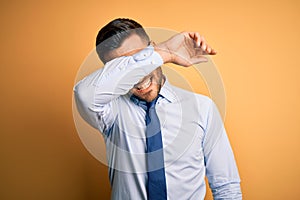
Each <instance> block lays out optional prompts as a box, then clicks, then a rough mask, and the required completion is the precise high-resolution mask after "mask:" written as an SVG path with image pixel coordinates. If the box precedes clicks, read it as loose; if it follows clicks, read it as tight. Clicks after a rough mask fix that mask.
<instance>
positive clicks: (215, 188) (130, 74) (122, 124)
mask: <svg viewBox="0 0 300 200" xmlns="http://www.w3.org/2000/svg"><path fill="white" fill-rule="evenodd" d="M162 64H163V60H162V58H161V57H160V55H159V54H158V53H157V52H155V51H154V48H153V47H152V46H148V47H147V48H145V49H144V50H142V51H140V52H138V53H136V54H134V55H133V56H126V57H125V56H124V57H119V58H116V59H114V60H112V61H110V62H108V63H106V65H105V66H104V68H101V69H99V70H97V71H95V72H94V73H92V74H90V75H89V76H87V77H85V78H84V79H83V80H81V81H80V82H78V83H77V84H76V86H75V87H74V92H75V100H76V105H77V108H78V111H79V112H80V114H81V116H82V117H83V118H84V119H85V120H86V121H87V122H88V123H89V124H90V125H91V126H93V127H94V128H96V129H98V130H99V131H100V132H101V133H102V134H103V136H104V138H105V143H106V151H107V160H108V166H109V179H110V183H111V187H112V196H111V199H117V200H135V199H137V200H141V199H147V191H146V182H147V169H146V154H145V152H146V150H145V148H146V138H145V128H146V125H145V111H144V110H143V109H142V108H141V107H139V106H138V105H136V104H135V103H134V102H133V101H131V100H130V95H129V93H128V92H129V90H130V89H131V88H132V87H133V86H134V85H135V84H136V83H138V82H139V80H141V79H142V78H143V77H144V76H146V75H148V74H149V73H151V72H152V71H153V70H155V69H156V68H157V67H159V66H161V65H162ZM156 111H157V114H158V117H159V119H160V123H161V133H162V142H163V147H164V149H163V153H164V167H165V175H166V183H167V196H168V199H169V200H177V199H197V200H199V199H204V197H205V193H206V191H205V190H206V187H205V179H204V178H205V176H207V178H208V181H209V185H210V188H211V190H212V192H213V196H214V199H242V194H241V189H240V178H239V174H238V170H237V167H236V163H235V159H234V155H233V152H232V150H231V147H230V143H229V141H228V138H227V135H226V132H225V129H224V126H223V122H222V119H221V117H220V114H219V112H218V110H217V108H216V106H215V104H214V103H213V101H212V100H211V99H209V98H208V97H206V96H203V95H200V94H195V93H192V92H189V91H186V90H183V89H180V88H177V87H174V86H172V85H170V83H169V82H168V81H166V82H165V83H164V85H163V87H162V88H161V91H160V97H159V99H158V101H157V104H156Z"/></svg>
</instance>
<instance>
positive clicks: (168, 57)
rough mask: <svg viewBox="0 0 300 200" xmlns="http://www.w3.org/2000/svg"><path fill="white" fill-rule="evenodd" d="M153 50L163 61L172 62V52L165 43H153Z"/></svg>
mask: <svg viewBox="0 0 300 200" xmlns="http://www.w3.org/2000/svg"><path fill="white" fill-rule="evenodd" d="M154 51H156V52H157V53H158V54H159V55H160V56H161V57H162V59H163V61H164V63H171V62H172V59H173V58H172V54H171V52H170V50H169V48H168V46H167V45H166V44H165V43H160V44H157V45H154Z"/></svg>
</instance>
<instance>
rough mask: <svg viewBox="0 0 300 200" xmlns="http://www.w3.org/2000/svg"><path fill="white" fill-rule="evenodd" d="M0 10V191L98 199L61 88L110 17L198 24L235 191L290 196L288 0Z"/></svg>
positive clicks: (293, 170)
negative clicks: (218, 82) (211, 51)
mask: <svg viewBox="0 0 300 200" xmlns="http://www.w3.org/2000/svg"><path fill="white" fill-rule="evenodd" d="M0 10H1V12H0V16H1V18H0V21H1V37H0V40H1V43H0V44H1V54H0V55H1V61H0V62H1V68H0V70H1V80H0V81H1V84H0V85H1V86H0V88H1V90H0V91H1V98H0V105H1V126H0V133H1V139H0V158H1V164H0V180H1V181H0V199H8V200H10V199H49V200H50V199H51V200H53V199H63V200H67V199H72V200H73V199H78V200H81V199H108V196H109V183H108V177H107V169H106V167H105V166H104V165H103V164H101V163H100V162H98V161H97V160H96V159H94V158H93V157H92V156H91V155H90V154H89V153H88V151H87V150H86V149H85V148H84V146H83V145H82V143H81V141H80V139H79V137H78V135H77V132H76V129H75V126H74V122H73V118H72V88H73V84H74V80H75V76H76V73H77V70H78V69H79V66H80V65H81V63H82V62H83V60H84V58H85V57H86V56H87V54H88V53H89V52H90V51H91V50H92V49H93V48H94V41H95V36H96V34H97V31H98V29H99V28H101V27H102V26H103V25H105V24H106V23H107V22H109V21H110V20H112V19H114V18H116V17H130V18H133V19H135V20H137V21H139V22H140V23H141V24H143V25H144V26H146V27H150V26H151V27H165V28H169V29H173V30H176V31H183V30H192V31H199V32H200V33H201V34H203V35H204V36H205V37H206V39H207V40H208V41H209V43H210V44H211V45H212V46H213V47H215V48H216V50H217V51H218V55H217V56H215V57H214V62H215V63H216V65H217V66H218V69H219V71H220V74H221V76H222V78H223V82H224V86H225V89H226V96H227V102H226V103H227V104H226V105H227V107H226V108H227V114H226V119H225V126H226V128H227V131H228V135H229V138H230V140H231V143H232V147H233V149H234V152H235V156H236V160H237V164H238V167H239V170H240V175H241V179H242V189H243V195H244V199H251V200H252V199H255V200H257V199H272V200H274V199H297V198H299V196H300V190H299V178H300V170H299V169H300V156H299V155H298V153H299V152H300V151H299V150H300V136H299V134H300V105H299V102H300V101H299V100H300V81H299V80H300V78H299V75H300V61H299V60H300V59H299V45H300V43H299V40H300V39H299V36H300V28H299V27H300V12H299V10H300V3H299V1H296V0H294V1H292V0H290V1H289V0H280V1H279V0H272V1H271V0H268V1H262V0H260V1H257V0H252V1H230V0H229V1H148V2H146V3H143V2H142V1H113V0H111V1H103V2H101V1H99V0H98V1H63V2H61V1H20V2H18V1H1V3H0ZM207 199H211V196H210V194H208V197H207Z"/></svg>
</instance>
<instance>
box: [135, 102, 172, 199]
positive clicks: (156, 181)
mask: <svg viewBox="0 0 300 200" xmlns="http://www.w3.org/2000/svg"><path fill="white" fill-rule="evenodd" d="M131 99H132V100H133V101H134V102H135V103H136V104H138V105H140V106H141V107H142V108H144V109H145V110H146V126H147V127H146V145H147V150H146V153H147V169H148V170H147V174H148V182H147V196H148V200H166V199H167V188H166V177H165V168H164V155H163V144H162V138H161V130H160V122H159V119H158V116H157V114H156V111H155V104H156V101H157V99H158V97H157V98H156V99H154V100H153V101H152V102H149V103H146V102H143V101H139V100H137V99H136V97H134V96H132V97H131ZM145 104H146V106H145Z"/></svg>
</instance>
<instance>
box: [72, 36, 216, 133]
mask: <svg viewBox="0 0 300 200" xmlns="http://www.w3.org/2000/svg"><path fill="white" fill-rule="evenodd" d="M132 47H133V48H132ZM116 52H122V53H119V55H118V57H116V58H114V59H112V60H111V61H109V62H107V63H106V64H105V66H104V68H103V69H101V70H98V71H96V72H94V73H93V74H91V75H89V76H87V77H86V78H84V79H83V80H81V81H80V82H79V83H77V85H76V86H75V87H74V92H75V100H76V104H77V108H78V110H79V112H80V114H81V116H82V117H83V118H84V119H85V120H86V121H87V122H88V123H89V124H91V125H92V126H93V127H95V128H97V129H100V130H101V131H102V132H103V131H104V132H105V130H108V128H109V127H110V126H111V125H112V123H113V121H114V119H115V116H116V111H115V112H111V109H112V102H113V100H114V99H117V98H118V97H119V96H121V95H125V94H127V93H128V92H129V90H130V89H131V88H133V86H134V85H135V84H137V83H138V82H139V81H140V80H141V79H142V78H143V77H145V76H147V75H148V74H149V73H151V72H152V71H153V70H155V69H156V68H157V67H159V66H161V65H162V64H163V63H175V64H178V65H182V66H185V67H187V66H190V65H192V64H195V63H200V62H205V61H206V58H205V57H204V55H206V54H211V55H214V54H215V53H216V52H215V51H214V50H213V49H211V48H210V47H209V46H208V45H207V44H206V42H205V40H204V38H203V37H201V36H200V35H199V34H198V33H194V32H183V33H179V34H177V35H175V36H173V37H171V38H170V39H168V40H167V41H165V42H162V43H160V44H158V45H153V46H148V47H146V48H144V49H142V50H141V49H140V48H138V47H137V46H136V45H132V43H128V45H124V43H123V45H122V46H121V49H120V51H116Z"/></svg>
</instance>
